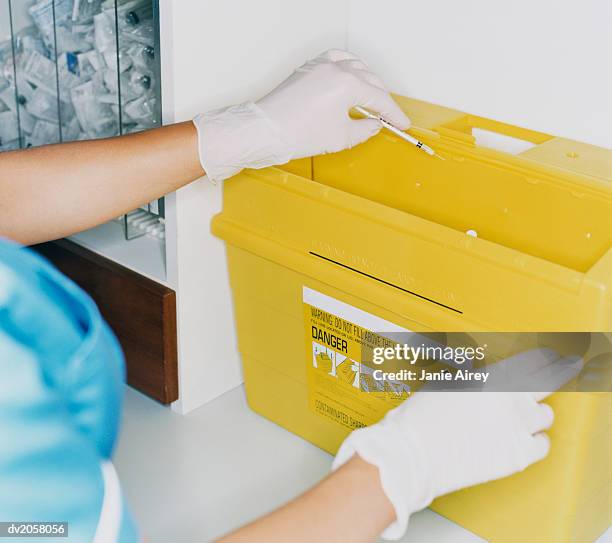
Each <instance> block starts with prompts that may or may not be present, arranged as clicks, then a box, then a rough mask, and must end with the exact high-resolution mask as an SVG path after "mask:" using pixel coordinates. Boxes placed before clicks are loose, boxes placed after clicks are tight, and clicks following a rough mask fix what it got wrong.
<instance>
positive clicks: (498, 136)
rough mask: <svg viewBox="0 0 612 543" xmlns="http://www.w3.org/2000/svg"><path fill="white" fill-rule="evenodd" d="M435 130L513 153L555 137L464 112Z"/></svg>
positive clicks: (467, 143) (472, 142)
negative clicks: (464, 113)
mask: <svg viewBox="0 0 612 543" xmlns="http://www.w3.org/2000/svg"><path fill="white" fill-rule="evenodd" d="M434 130H435V131H436V132H437V133H438V134H440V136H442V138H445V139H449V140H452V141H454V142H455V143H457V142H459V143H462V144H464V145H468V146H470V147H476V146H482V147H489V148H492V149H497V150H498V151H504V152H506V153H510V154H519V153H522V152H524V151H526V150H527V149H531V148H532V147H535V146H537V145H540V144H541V143H544V142H546V141H549V140H551V139H553V136H551V135H549V134H545V133H544V132H537V131H536V130H530V129H528V128H522V127H519V126H514V125H511V124H506V123H502V122H499V121H493V120H491V119H486V118H485V117H478V116H476V115H462V116H461V117H459V118H457V119H454V120H452V121H450V122H448V123H445V124H442V125H440V126H438V127H436V128H434Z"/></svg>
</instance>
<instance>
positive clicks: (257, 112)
mask: <svg viewBox="0 0 612 543" xmlns="http://www.w3.org/2000/svg"><path fill="white" fill-rule="evenodd" d="M358 105H360V106H363V107H365V108H367V109H369V110H370V111H375V112H378V113H380V114H381V115H382V116H384V117H385V118H386V119H387V120H389V121H390V122H392V123H393V124H395V125H396V126H397V127H398V128H401V129H403V130H405V129H407V128H409V127H410V120H409V119H408V117H406V115H405V114H404V113H403V111H402V110H401V109H400V107H399V106H398V105H397V103H396V102H395V101H394V100H393V98H392V97H391V95H390V94H389V92H388V91H387V90H386V88H385V86H384V85H383V83H382V81H381V80H380V79H379V78H378V77H377V76H376V75H375V74H373V73H372V72H370V70H369V69H368V67H367V66H366V65H365V63H364V62H363V61H362V60H360V59H359V58H358V57H356V56H355V55H353V54H351V53H348V52H345V51H339V50H330V51H327V52H326V53H324V54H322V55H320V56H319V57H317V58H315V59H313V60H310V61H308V62H306V64H304V65H303V66H302V67H300V68H298V69H297V70H296V71H295V72H294V73H293V74H292V75H291V76H290V77H289V78H288V79H286V80H285V81H284V82H283V83H281V84H280V85H279V86H278V87H277V88H276V89H274V90H273V91H272V92H270V93H269V94H268V95H267V96H264V97H263V98H262V99H261V100H259V101H258V102H255V103H253V102H246V103H244V104H239V105H235V106H231V107H228V108H223V109H218V110H215V111H209V112H207V113H202V114H200V115H198V116H197V117H196V118H195V119H194V123H195V126H196V128H197V130H198V139H199V153H200V161H201V163H202V167H203V168H204V170H205V171H206V173H207V175H208V178H209V179H210V180H211V181H213V182H216V181H221V180H223V179H227V178H229V177H232V176H233V175H235V174H236V173H238V172H239V171H240V170H242V169H244V168H265V167H268V166H273V165H279V164H285V163H286V162H289V161H290V160H292V159H295V158H303V157H308V156H314V155H320V154H323V153H334V152H336V151H341V150H343V149H347V148H350V147H353V146H355V145H358V144H359V143H362V142H364V141H366V140H367V139H369V138H370V137H372V136H373V135H375V134H377V133H378V132H379V131H380V129H381V125H380V123H379V122H378V121H377V120H372V119H358V120H357V119H352V118H350V117H349V111H350V110H351V108H353V107H354V106H358Z"/></svg>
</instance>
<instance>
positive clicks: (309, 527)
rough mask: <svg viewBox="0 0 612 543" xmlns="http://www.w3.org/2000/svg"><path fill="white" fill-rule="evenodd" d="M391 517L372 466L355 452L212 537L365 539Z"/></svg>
mask: <svg viewBox="0 0 612 543" xmlns="http://www.w3.org/2000/svg"><path fill="white" fill-rule="evenodd" d="M394 518H395V515H394V512H393V508H392V506H391V504H390V502H389V501H388V499H387V497H386V496H385V494H384V492H383V490H382V487H381V485H380V479H379V476H378V469H377V468H376V467H374V466H372V465H371V464H368V463H367V462H365V461H364V460H362V459H361V458H359V457H357V456H356V457H354V458H353V459H351V460H349V461H348V462H347V463H346V464H345V465H344V466H342V467H341V468H340V469H338V471H336V472H334V473H333V474H332V475H330V476H329V477H328V478H327V479H325V480H323V481H322V482H321V483H320V484H318V485H317V486H315V487H314V488H312V489H311V490H309V491H308V492H306V493H305V494H303V495H302V496H300V497H299V498H297V499H296V500H294V501H292V502H291V503H289V504H287V505H285V506H284V507H282V508H281V509H278V510H277V511H274V512H273V513H270V514H269V515H267V516H265V517H263V518H261V519H259V520H256V521H255V522H253V523H252V524H249V525H247V526H245V527H243V528H241V529H239V530H237V531H236V532H233V533H232V534H229V535H227V536H225V537H223V538H222V539H220V540H219V542H218V543H247V542H248V543H281V542H282V543H285V542H286V541H291V542H292V543H312V542H313V541H325V542H326V543H345V542H346V541H350V542H351V543H371V542H372V541H375V540H376V538H377V537H378V536H379V535H380V534H381V533H382V531H383V530H384V529H385V528H386V527H387V526H388V525H389V524H391V523H392V522H393V520H394Z"/></svg>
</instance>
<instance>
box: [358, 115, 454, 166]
mask: <svg viewBox="0 0 612 543" xmlns="http://www.w3.org/2000/svg"><path fill="white" fill-rule="evenodd" d="M353 109H354V110H355V111H357V112H359V113H360V114H361V115H363V116H364V117H367V118H368V119H373V120H375V121H378V122H380V124H381V125H382V126H383V127H384V128H386V129H387V130H389V131H390V132H393V133H394V134H395V135H396V136H399V137H400V138H402V139H403V140H405V141H407V142H408V143H411V144H412V145H414V146H415V147H416V148H417V149H422V150H423V151H425V152H426V153H427V154H428V155H431V156H435V157H436V158H439V159H440V160H444V158H443V157H441V156H440V155H438V154H436V152H435V151H434V150H433V149H432V148H431V147H429V145H426V144H424V143H423V142H422V141H420V140H418V139H416V138H415V137H413V136H411V135H410V134H408V133H407V132H404V131H403V130H400V129H399V128H397V126H395V125H393V124H392V123H390V122H389V121H387V120H386V119H385V118H384V117H383V116H382V115H378V114H376V113H372V112H371V111H368V110H367V109H365V108H363V107H361V106H355V107H354V108H353Z"/></svg>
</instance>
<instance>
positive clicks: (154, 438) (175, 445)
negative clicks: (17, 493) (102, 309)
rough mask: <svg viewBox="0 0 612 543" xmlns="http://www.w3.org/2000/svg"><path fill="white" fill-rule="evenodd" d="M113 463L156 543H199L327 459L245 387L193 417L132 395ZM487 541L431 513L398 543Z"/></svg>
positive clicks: (260, 509) (286, 492)
mask: <svg viewBox="0 0 612 543" xmlns="http://www.w3.org/2000/svg"><path fill="white" fill-rule="evenodd" d="M115 464H116V466H117V470H118V472H119V475H120V477H121V480H122V481H123V485H124V489H125V492H126V494H127V497H128V500H129V502H130V504H131V506H132V510H133V512H134V514H135V516H136V518H137V520H138V522H139V524H140V526H141V527H142V529H143V532H145V534H146V535H147V537H148V539H149V541H150V543H166V542H168V541H172V542H173V543H195V542H206V541H210V540H212V539H213V538H215V537H218V536H220V535H222V534H223V533H226V532H228V531H230V530H232V529H233V528H236V527H237V526H240V525H242V524H244V523H246V522H248V521H250V520H252V519H254V518H256V517H258V516H260V515H262V514H264V513H266V512H268V511H270V510H272V509H274V508H276V507H277V506H279V505H281V504H282V503H284V502H286V501H288V500H290V499H291V498H293V497H294V496H296V495H298V494H299V493H301V492H302V491H303V490H305V489H307V488H308V487H309V486H312V485H313V484H314V483H316V482H317V481H319V480H320V479H321V478H322V477H324V476H325V474H326V473H327V472H328V471H329V466H330V464H331V456H330V455H328V454H327V453H325V452H323V451H321V450H320V449H318V448H317V447H315V446H314V445H311V444H310V443H307V442H306V441H304V440H303V439H301V438H299V437H297V436H295V435H293V434H291V433H290V432H288V431H286V430H284V429H282V428H280V427H279V426H277V425H275V424H274V423H272V422H269V421H268V420H266V419H264V418H262V417H260V416H259V415H257V414H255V413H254V412H252V411H251V410H250V409H249V408H248V407H247V405H246V401H245V398H244V391H243V389H242V387H239V388H236V389H234V390H232V391H230V392H228V393H226V394H224V395H223V396H221V397H220V398H218V399H216V400H215V401H213V402H211V403H209V404H207V405H205V406H203V407H201V408H199V409H197V410H195V411H193V412H192V413H190V414H188V415H178V414H176V413H173V412H172V411H170V409H168V408H165V407H162V406H161V405H159V404H157V403H156V402H154V401H153V400H150V399H149V398H147V397H145V396H143V395H141V394H139V393H138V392H136V391H134V390H133V389H130V388H128V391H127V397H126V405H125V417H124V425H123V431H122V436H121V439H120V442H119V447H118V450H117V454H116V456H115ZM604 540H605V541H612V532H611V531H610V530H609V531H608V532H607V536H606V535H605V536H603V537H602V538H601V539H600V540H599V543H604ZM483 541H484V540H483V539H481V538H479V537H477V536H475V535H474V534H472V533H471V532H468V531H467V530H465V529H463V528H461V527H460V526H458V525H456V524H454V523H453V522H450V521H449V520H447V519H445V518H443V517H441V516H440V515H438V514H436V513H434V512H433V511H429V510H426V511H422V512H420V513H418V514H416V515H414V516H413V517H412V519H411V522H410V527H409V529H408V533H407V534H406V536H405V538H404V539H402V542H406V543H407V542H412V543H414V542H418V543H427V542H431V543H434V542H435V543H476V542H480V543H482V542H483Z"/></svg>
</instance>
